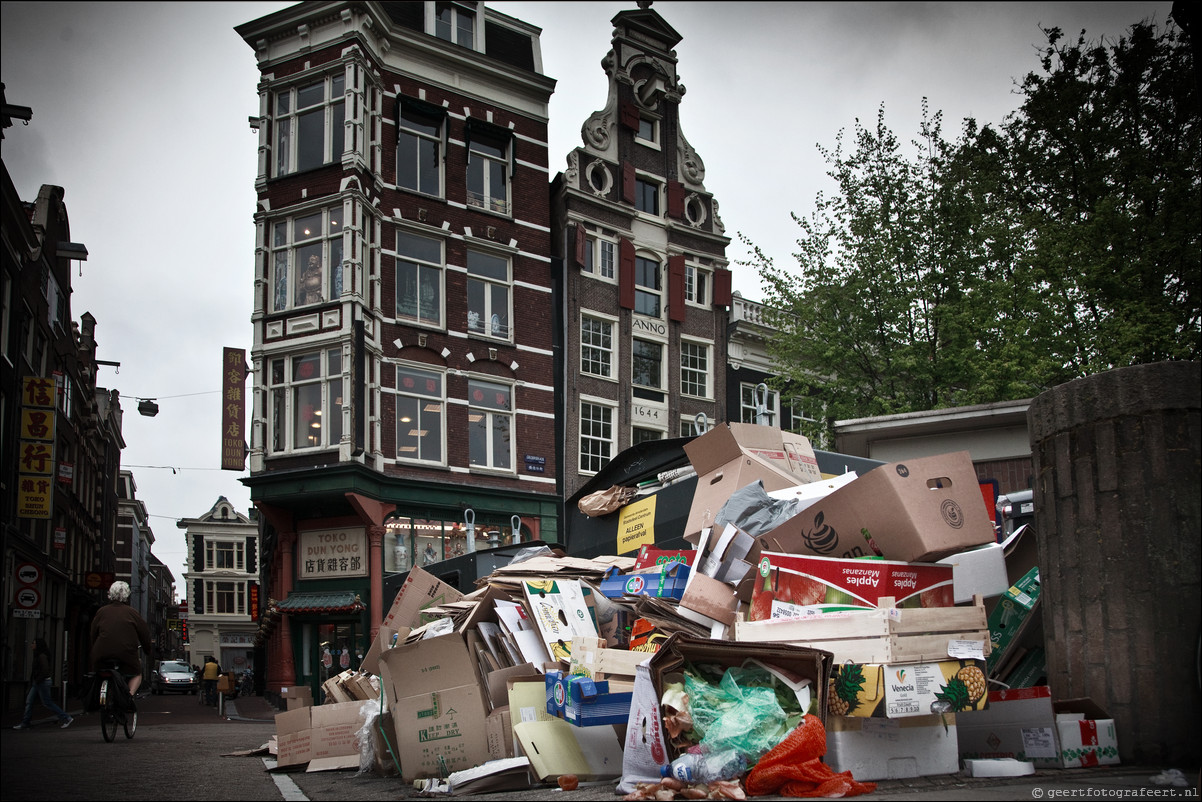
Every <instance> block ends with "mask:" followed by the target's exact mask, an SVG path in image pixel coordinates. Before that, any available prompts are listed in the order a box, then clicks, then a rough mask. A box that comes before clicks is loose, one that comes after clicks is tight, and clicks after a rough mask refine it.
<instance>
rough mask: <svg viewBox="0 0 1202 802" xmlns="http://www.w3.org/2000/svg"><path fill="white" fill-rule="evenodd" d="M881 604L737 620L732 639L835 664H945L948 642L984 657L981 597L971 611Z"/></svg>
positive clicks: (985, 644) (984, 623)
mask: <svg viewBox="0 0 1202 802" xmlns="http://www.w3.org/2000/svg"><path fill="white" fill-rule="evenodd" d="M881 601H882V606H881V607H877V608H866V609H865V610H864V611H863V612H860V611H853V612H842V613H827V614H824V615H816V616H811V617H808V618H781V619H775V620H772V621H736V622H735V640H736V641H746V642H753V643H787V644H790V645H794V646H808V647H810V648H811V649H822V650H823V651H827V652H830V653H832V654H833V655H834V656H835V663H836V664H839V663H847V662H852V663H929V662H937V661H941V660H949V659H952V658H951V657H950V656H949V654H948V645H949V643H951V642H952V641H970V642H974V643H975V642H980V643H981V650H982V653H983V654H984V655H986V656H988V655H989V649H990V642H989V625H988V619H987V617H986V616H985V604H984V600H983V599H982V598H981V597H980V596H975V597H973V606H971V607H967V606H964V607H931V608H897V607H893V606H892V602H893V600H892V599H889V598H887V597H886V598H884V599H882V600H881ZM885 605H889V606H885Z"/></svg>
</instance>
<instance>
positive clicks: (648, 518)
mask: <svg viewBox="0 0 1202 802" xmlns="http://www.w3.org/2000/svg"><path fill="white" fill-rule="evenodd" d="M653 543H655V496H654V495H650V496H647V497H646V498H644V499H640V500H639V501H635V502H633V503H631V504H627V505H626V506H625V507H623V508H622V509H621V510H620V511H619V512H618V550H617V551H616V552H615V553H616V554H625V553H627V552H630V551H637V550H638V549H639V548H640V547H641V546H647V545H651V544H653Z"/></svg>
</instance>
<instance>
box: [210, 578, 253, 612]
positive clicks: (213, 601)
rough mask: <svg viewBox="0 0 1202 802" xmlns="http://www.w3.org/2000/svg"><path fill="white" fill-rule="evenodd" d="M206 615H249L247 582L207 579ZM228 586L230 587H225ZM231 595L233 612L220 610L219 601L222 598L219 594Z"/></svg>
mask: <svg viewBox="0 0 1202 802" xmlns="http://www.w3.org/2000/svg"><path fill="white" fill-rule="evenodd" d="M203 581H204V593H205V608H204V610H205V612H204V614H205V615H248V614H249V609H248V607H247V603H248V601H247V600H248V594H247V590H246V586H247V582H246V581H245V580H243V581H239V580H235V579H205V580H203ZM225 586H228V587H225ZM218 593H221V594H223V595H224V594H227V593H228V594H230V596H231V597H232V598H231V601H232V604H231V605H230V606H231V607H233V608H234V609H233V610H218V609H217V606H218V605H217V600H218V598H220V597H219V596H218V595H217V594H218Z"/></svg>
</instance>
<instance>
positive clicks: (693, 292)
mask: <svg viewBox="0 0 1202 802" xmlns="http://www.w3.org/2000/svg"><path fill="white" fill-rule="evenodd" d="M709 279H710V274H709V271H708V270H703V269H702V268H701V267H699V266H697V265H690V264H686V265H685V267H684V299H685V301H686V302H688V303H691V304H697V305H698V306H708V305H709V285H710V280H709Z"/></svg>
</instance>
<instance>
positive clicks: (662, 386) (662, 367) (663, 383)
mask: <svg viewBox="0 0 1202 802" xmlns="http://www.w3.org/2000/svg"><path fill="white" fill-rule="evenodd" d="M637 343H643V344H645V345H648V346H653V347H655V348H657V349H659V376H658V377H657V378H656V382H657V383H656V384H654V385H653V384H644V383H640V382H639V381H638V378H639V377H638V374H637V371H636V365H637V364H638V357H637V356H636V353H635V351H636V344H637ZM667 351H668V346H667V343H664V342H661V341H659V340H652V339H648V338H646V337H633V338H632V342H631V344H630V383H631V385H633V392H634V397H635V398H639V399H642V400H644V401H660V402H662V401H663V400H664V398H662V397H660V396H664V395H666V394H667V391H668V388H667V373H668V370H667V365H666V364H665V359H666V355H667ZM639 390H644V391H648V392H651V393H655V394H656V395H655V396H648V395H639Z"/></svg>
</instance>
